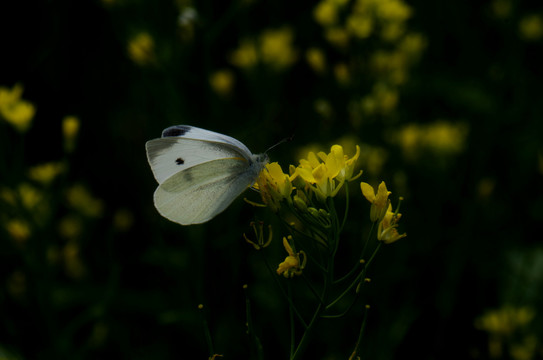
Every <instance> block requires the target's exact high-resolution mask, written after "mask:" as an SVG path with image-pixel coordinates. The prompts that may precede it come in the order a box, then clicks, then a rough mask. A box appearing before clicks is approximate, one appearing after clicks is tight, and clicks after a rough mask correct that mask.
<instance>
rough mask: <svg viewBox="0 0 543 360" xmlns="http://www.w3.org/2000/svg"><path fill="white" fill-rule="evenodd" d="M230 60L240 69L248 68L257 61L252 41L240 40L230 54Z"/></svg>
mask: <svg viewBox="0 0 543 360" xmlns="http://www.w3.org/2000/svg"><path fill="white" fill-rule="evenodd" d="M230 62H231V63H232V64H234V65H235V66H238V67H240V68H242V69H250V68H252V67H254V66H255V65H256V64H257V63H258V50H257V47H256V45H255V43H254V41H252V40H249V39H243V40H241V42H240V44H239V47H238V48H237V49H236V50H234V51H233V52H232V54H231V55H230Z"/></svg>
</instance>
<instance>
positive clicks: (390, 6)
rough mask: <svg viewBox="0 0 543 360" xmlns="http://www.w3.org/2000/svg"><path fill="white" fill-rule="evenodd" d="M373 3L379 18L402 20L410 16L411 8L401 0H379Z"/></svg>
mask: <svg viewBox="0 0 543 360" xmlns="http://www.w3.org/2000/svg"><path fill="white" fill-rule="evenodd" d="M375 5H376V13H377V17H379V18H380V19H381V20H385V21H396V22H404V21H406V20H407V19H409V18H410V17H411V13H412V11H411V8H410V7H409V5H407V4H406V3H405V2H403V1H402V0H379V1H375Z"/></svg>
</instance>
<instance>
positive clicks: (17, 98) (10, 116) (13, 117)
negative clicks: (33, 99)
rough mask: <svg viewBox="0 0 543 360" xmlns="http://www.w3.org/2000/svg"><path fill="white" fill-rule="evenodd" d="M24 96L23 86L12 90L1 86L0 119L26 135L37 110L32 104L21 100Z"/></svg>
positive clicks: (14, 87)
mask: <svg viewBox="0 0 543 360" xmlns="http://www.w3.org/2000/svg"><path fill="white" fill-rule="evenodd" d="M22 94H23V86H22V85H21V84H15V85H14V86H13V88H11V89H9V88H6V87H3V86H0V118H2V119H4V120H5V121H6V122H8V123H9V124H11V125H12V126H13V127H14V128H15V129H16V130H17V131H19V132H21V133H24V132H26V131H27V130H28V129H29V128H30V124H31V122H32V119H33V118H34V114H35V113H36V108H35V107H34V105H33V104H32V103H30V102H28V101H26V100H23V99H21V95H22Z"/></svg>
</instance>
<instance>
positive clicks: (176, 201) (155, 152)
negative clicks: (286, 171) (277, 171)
mask: <svg viewBox="0 0 543 360" xmlns="http://www.w3.org/2000/svg"><path fill="white" fill-rule="evenodd" d="M145 149H146V152H147V160H148V161H149V165H150V166H151V170H152V171H153V175H154V177H155V179H156V181H157V182H158V184H159V185H158V188H157V189H156V191H155V193H154V204H155V207H156V208H157V210H158V212H159V213H160V214H161V215H162V216H164V217H165V218H166V219H168V220H171V221H173V222H176V223H179V224H181V225H191V224H201V223H204V222H206V221H209V220H211V219H212V218H214V217H215V216H217V215H218V214H220V213H221V212H223V211H224V210H225V209H226V208H227V207H228V205H230V204H231V203H232V201H234V199H236V198H237V197H238V196H239V195H240V194H241V193H242V192H243V191H245V189H247V188H248V187H250V186H251V185H253V184H254V183H255V181H256V179H257V178H258V176H259V174H260V172H261V171H262V169H264V167H265V166H266V164H267V163H268V155H267V154H266V153H263V154H257V155H254V154H253V153H251V151H250V150H249V149H248V148H247V147H246V146H245V145H244V144H242V143H241V142H240V141H238V140H236V139H234V138H232V137H230V136H227V135H223V134H219V133H216V132H213V131H209V130H204V129H200V128H197V127H195V126H189V125H176V126H171V127H169V128H167V129H165V130H164V131H162V137H161V138H158V139H153V140H150V141H148V142H147V143H146V144H145Z"/></svg>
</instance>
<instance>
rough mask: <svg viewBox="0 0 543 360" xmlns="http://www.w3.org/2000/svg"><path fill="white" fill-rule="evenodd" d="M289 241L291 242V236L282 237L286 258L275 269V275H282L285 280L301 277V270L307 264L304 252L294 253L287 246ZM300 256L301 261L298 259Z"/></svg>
mask: <svg viewBox="0 0 543 360" xmlns="http://www.w3.org/2000/svg"><path fill="white" fill-rule="evenodd" d="M289 240H292V236H290V235H289V236H288V240H287V238H286V237H283V246H284V247H285V250H286V251H287V253H288V256H287V257H286V258H285V261H283V262H282V263H280V264H279V266H278V267H277V274H278V275H283V276H284V277H286V278H292V277H294V276H295V275H298V276H299V275H302V270H303V269H304V268H305V264H306V262H307V257H306V255H305V252H303V251H300V252H297V253H295V252H294V250H293V249H292V247H291V246H290V244H289ZM300 255H303V261H302V260H301V259H300Z"/></svg>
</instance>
